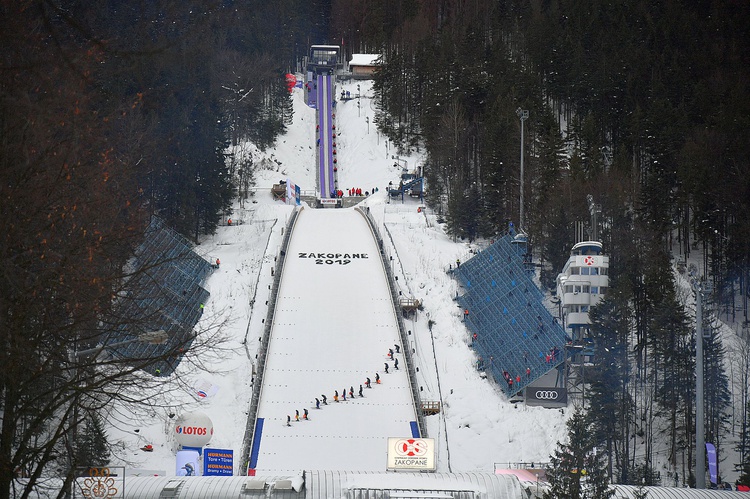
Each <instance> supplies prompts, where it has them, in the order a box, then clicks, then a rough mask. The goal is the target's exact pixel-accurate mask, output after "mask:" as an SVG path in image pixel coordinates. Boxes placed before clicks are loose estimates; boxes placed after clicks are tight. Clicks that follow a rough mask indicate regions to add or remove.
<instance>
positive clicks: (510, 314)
mask: <svg viewBox="0 0 750 499" xmlns="http://www.w3.org/2000/svg"><path fill="white" fill-rule="evenodd" d="M525 251H526V248H525V245H521V244H516V243H514V238H513V236H512V235H506V236H504V237H503V238H501V239H499V240H498V241H497V242H495V243H494V244H492V245H491V246H490V247H488V248H487V249H485V250H483V251H481V252H480V253H479V254H477V255H476V256H474V257H472V258H471V259H470V260H468V261H466V262H464V263H462V264H461V266H460V267H459V268H457V269H456V270H455V272H454V274H455V275H456V278H457V279H458V281H459V282H460V283H461V284H462V285H463V287H464V289H465V293H464V294H463V295H462V296H459V297H458V298H457V301H458V303H459V305H460V306H461V307H462V308H463V309H464V310H465V311H468V315H466V316H465V317H464V320H465V323H466V327H467V329H468V330H469V332H470V334H471V335H472V338H473V341H472V345H473V348H474V350H475V351H476V352H477V354H478V355H479V365H478V367H479V368H480V369H483V370H485V371H487V372H489V373H491V374H492V376H493V378H494V379H495V380H496V381H497V383H498V385H499V386H500V388H501V389H502V390H503V391H504V392H505V393H506V394H508V395H513V394H516V393H518V392H521V391H522V390H523V389H524V388H525V387H526V386H527V385H529V384H530V383H532V382H533V381H534V380H536V379H538V378H539V377H541V376H542V375H544V374H545V373H547V372H549V371H550V370H551V369H554V368H556V367H557V366H559V365H561V364H562V363H563V362H564V360H565V359H564V347H565V344H566V343H567V340H568V339H567V336H566V334H565V331H564V330H563V328H562V327H561V326H560V324H559V323H558V321H557V319H555V318H554V317H552V314H550V313H549V311H548V310H547V309H546V308H545V307H544V304H543V303H542V300H543V298H544V295H543V294H542V292H541V291H540V290H539V288H537V287H536V285H535V284H534V282H533V281H532V278H531V275H530V274H529V272H527V270H526V268H525V266H524V257H525V256H526V255H525ZM527 370H528V371H527Z"/></svg>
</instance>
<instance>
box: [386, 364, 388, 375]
mask: <svg viewBox="0 0 750 499" xmlns="http://www.w3.org/2000/svg"><path fill="white" fill-rule="evenodd" d="M385 373H386V374H388V362H386V363H385Z"/></svg>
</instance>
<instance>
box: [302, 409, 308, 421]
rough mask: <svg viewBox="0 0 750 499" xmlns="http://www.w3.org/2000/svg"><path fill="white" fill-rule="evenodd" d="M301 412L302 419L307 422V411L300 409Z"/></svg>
mask: <svg viewBox="0 0 750 499" xmlns="http://www.w3.org/2000/svg"><path fill="white" fill-rule="evenodd" d="M302 411H303V415H302V419H306V420H308V421H309V418H308V417H307V409H302Z"/></svg>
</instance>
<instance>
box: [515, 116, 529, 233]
mask: <svg viewBox="0 0 750 499" xmlns="http://www.w3.org/2000/svg"><path fill="white" fill-rule="evenodd" d="M516 116H518V119H520V120H521V173H520V184H521V195H520V198H521V199H520V200H519V210H518V230H519V232H522V231H523V227H524V225H523V122H524V121H526V120H527V119H528V117H529V111H528V110H526V109H521V108H520V107H519V108H518V109H516Z"/></svg>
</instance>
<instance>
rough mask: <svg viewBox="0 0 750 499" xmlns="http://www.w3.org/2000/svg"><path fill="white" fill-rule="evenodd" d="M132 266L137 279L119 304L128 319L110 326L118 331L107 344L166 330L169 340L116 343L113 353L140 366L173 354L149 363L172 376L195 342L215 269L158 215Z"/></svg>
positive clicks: (128, 284) (127, 285)
mask: <svg viewBox="0 0 750 499" xmlns="http://www.w3.org/2000/svg"><path fill="white" fill-rule="evenodd" d="M130 268H131V270H132V273H131V275H132V277H130V279H129V280H128V281H127V282H126V283H125V286H124V292H123V293H122V294H121V295H120V296H119V297H118V299H117V303H116V311H117V314H116V315H117V316H118V317H122V318H123V320H122V324H120V325H117V324H114V325H111V328H112V329H113V330H114V331H115V333H114V334H113V335H111V336H110V339H109V340H108V341H107V342H106V343H108V344H113V343H120V342H123V341H127V340H131V339H134V338H136V337H137V336H138V335H139V334H141V333H144V332H149V331H158V330H164V331H166V332H167V334H168V337H169V339H168V341H167V342H166V343H164V344H161V345H159V344H156V345H152V344H149V343H142V342H133V343H130V344H128V345H124V346H120V347H114V348H112V349H111V352H112V354H113V355H114V356H116V357H119V358H123V359H132V360H133V362H134V363H135V364H137V363H138V362H139V361H142V360H143V359H149V358H153V357H161V356H165V355H169V354H170V353H171V355H169V357H168V358H167V359H166V360H164V361H160V362H159V363H157V364H156V365H150V366H149V369H150V370H152V372H153V373H158V374H161V375H168V374H170V373H171V372H172V371H174V369H175V368H176V367H177V365H178V364H179V362H180V360H181V357H182V353H183V352H184V351H186V350H187V349H188V347H189V346H190V343H191V342H192V339H193V334H194V333H193V328H194V327H195V325H196V323H197V322H198V320H199V319H200V317H201V315H202V313H203V307H202V305H203V304H204V303H205V302H206V300H207V299H208V297H209V292H208V291H206V290H205V289H204V288H203V284H204V283H205V280H206V278H207V277H208V276H209V275H210V274H211V272H212V270H213V267H212V265H211V264H210V263H209V262H207V261H206V260H205V259H204V258H202V257H201V256H200V255H198V254H197V253H195V252H194V251H193V250H192V248H191V245H190V243H189V241H187V239H185V238H184V237H183V236H181V235H180V234H178V233H177V232H175V231H174V230H172V229H171V228H169V227H168V226H167V225H166V224H165V223H164V222H163V221H162V220H161V219H159V218H156V217H154V218H153V219H152V221H151V224H150V225H149V227H148V229H147V231H146V235H145V237H144V240H143V242H142V243H141V245H140V246H139V247H138V249H137V250H136V253H135V257H134V259H133V260H132V262H131V265H130Z"/></svg>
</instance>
